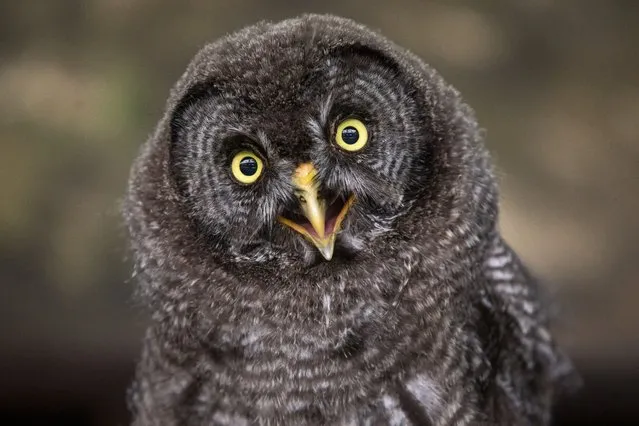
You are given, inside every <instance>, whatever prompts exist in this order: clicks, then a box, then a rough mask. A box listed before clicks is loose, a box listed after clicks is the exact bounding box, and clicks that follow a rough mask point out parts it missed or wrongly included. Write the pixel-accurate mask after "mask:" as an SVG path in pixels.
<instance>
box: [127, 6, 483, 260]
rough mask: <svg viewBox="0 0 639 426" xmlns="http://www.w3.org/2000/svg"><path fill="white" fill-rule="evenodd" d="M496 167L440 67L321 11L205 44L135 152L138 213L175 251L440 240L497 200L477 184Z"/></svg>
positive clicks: (383, 246) (346, 250)
mask: <svg viewBox="0 0 639 426" xmlns="http://www.w3.org/2000/svg"><path fill="white" fill-rule="evenodd" d="M489 169H490V167H487V156H486V154H485V150H484V149H483V147H482V145H481V143H480V142H479V137H478V132H477V128H476V124H475V122H474V119H473V115H472V112H471V111H470V109H469V108H468V107H467V106H466V105H465V104H464V103H463V102H462V101H461V100H460V99H459V96H458V95H457V92H456V91H455V90H454V89H452V88H451V87H450V86H448V85H447V84H446V83H444V82H443V80H442V79H441V78H440V77H439V75H438V74H437V73H435V71H433V70H432V69H431V68H429V67H428V66H426V65H425V64H423V63H422V62H421V61H420V60H419V59H417V58H416V57H415V56H413V55H412V54H410V53H409V52H407V51H405V50H404V49H402V48H400V47H398V46H396V45H394V44H392V43H391V42H389V41H388V40H386V39H384V38H383V37H381V36H380V35H378V34H376V33H374V32H372V31H370V30H368V29H366V28H365V27H363V26H360V25H359V24H356V23H355V22H353V21H350V20H347V19H342V18H336V17H329V16H318V15H306V16H303V17H300V18H296V19H292V20H288V21H283V22H281V23H277V24H271V23H260V24H257V25H255V26H252V27H249V28H247V29H245V30H242V31H240V32H237V33H235V34H233V35H230V36H228V37H226V38H224V39H221V40H219V41H218V42H216V43H213V44H211V45H208V46H206V47H205V48H204V49H203V50H202V51H200V52H199V53H198V54H197V55H196V57H195V58H194V59H193V61H192V62H191V64H190V65H189V67H188V68H187V70H186V72H185V73H184V75H183V76H182V78H181V79H180V81H179V82H178V84H177V85H176V87H175V88H174V90H173V91H172V93H171V96H170V97H169V100H168V106H167V111H166V114H165V116H164V118H163V120H162V121H161V122H160V124H159V125H158V128H157V130H156V133H155V134H154V135H153V137H152V138H151V140H150V141H149V142H148V144H147V145H146V147H145V151H144V152H143V154H142V156H141V157H140V159H139V160H138V163H137V165H136V166H135V168H134V174H133V178H132V179H133V180H132V182H131V188H132V189H131V193H130V197H129V198H130V201H129V205H130V207H129V208H128V211H129V214H128V215H127V216H128V217H129V222H130V224H131V225H132V229H133V231H134V233H138V234H144V235H147V236H149V238H150V239H149V244H152V245H154V246H155V247H158V248H159V247H162V248H163V249H166V250H172V253H174V256H176V255H177V256H180V255H184V253H185V251H188V250H191V249H193V250H196V251H197V252H198V253H199V254H198V255H197V256H196V258H199V259H202V257H207V256H213V257H215V259H216V262H217V263H218V264H219V263H220V262H221V263H242V262H250V263H251V264H269V265H273V264H279V265H287V266H288V267H294V268H300V267H309V266H312V265H315V264H317V263H322V262H326V261H331V262H334V263H335V262H337V263H339V262H357V259H358V255H359V254H360V253H363V252H365V253H369V254H371V253H373V254H374V256H373V257H377V258H380V257H384V256H391V255H392V250H391V249H390V248H392V247H394V246H396V245H397V244H396V243H398V242H401V241H408V240H417V239H423V240H428V239H429V234H432V236H433V238H432V240H433V241H436V240H438V239H437V238H435V234H436V233H441V232H444V230H445V224H446V221H447V220H449V219H450V218H451V217H452V216H454V215H457V216H459V215H461V212H462V211H464V210H474V211H475V210H477V209H478V208H479V207H481V206H480V204H481V203H485V197H482V200H481V202H480V201H479V199H478V198H476V199H473V191H475V192H477V190H476V189H475V188H476V187H477V186H481V187H483V188H488V189H487V190H486V191H484V192H490V188H491V187H492V178H491V176H490V175H489V172H486V170H489ZM473 200H474V201H473ZM488 204H490V203H488ZM493 207H494V206H492V205H490V206H488V208H489V209H490V208H493ZM472 216H473V217H474V216H475V215H472ZM140 218H142V219H140ZM153 227H155V229H153ZM151 240H152V241H153V242H152V243H151ZM196 247H197V248H196ZM185 256H186V255H185ZM163 257H167V256H163ZM168 257H171V256H168Z"/></svg>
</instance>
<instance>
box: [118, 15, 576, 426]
mask: <svg viewBox="0 0 639 426" xmlns="http://www.w3.org/2000/svg"><path fill="white" fill-rule="evenodd" d="M497 217H498V208H497V188H496V185H495V179H494V176H493V173H492V171H491V162H490V159H489V156H488V154H487V152H486V149H485V147H484V145H483V142H482V134H481V131H480V129H479V128H478V125H477V123H476V120H475V118H474V115H473V112H472V110H471V109H470V108H469V107H468V106H467V105H466V104H465V103H464V102H463V100H462V99H461V97H460V95H459V93H458V92H457V91H456V90H455V89H454V88H452V87H451V86H450V85H448V84H447V83H446V82H444V80H443V79H442V78H441V77H440V76H439V74H437V72H436V71H435V70H433V69H432V68H431V67H429V66H428V65H426V64H424V63H423V62H422V61H421V60H420V59H418V58H417V57H416V56H415V55H413V54H411V53H410V52H408V51H406V50H404V49H402V48H401V47H399V46H397V45H395V44H393V43H392V42H390V41H388V40H387V39H385V38H383V37H382V36H381V35H379V34H377V33H375V32H373V31H371V30H369V29H367V28H365V27H364V26H362V25H359V24H357V23H355V22H353V21H351V20H347V19H343V18H338V17H333V16H318V15H305V16H301V17H299V18H295V19H290V20H286V21H283V22H280V23H268V22H262V23H258V24H256V25H254V26H251V27H248V28H246V29H243V30H241V31H239V32H237V33H234V34H231V35H229V36H226V37H224V38H222V39H220V40H218V41H216V42H215V43H212V44H209V45H207V46H206V47H204V48H203V49H202V50H201V51H200V52H199V53H198V54H197V55H196V56H195V58H194V59H193V61H192V62H191V63H190V65H189V66H188V68H187V69H186V71H185V72H184V74H183V75H182V77H181V78H180V80H179V81H178V82H177V84H176V86H175V87H174V89H173V90H172V92H171V94H170V96H169V99H168V101H167V107H166V113H165V114H164V116H163V118H162V119H161V120H160V122H159V124H158V125H157V128H156V130H155V133H154V134H153V135H152V136H151V138H150V139H149V140H148V141H147V143H146V144H145V145H144V147H143V149H142V152H141V154H140V156H139V158H138V159H137V161H136V162H135V164H134V167H133V171H132V176H131V180H130V185H129V192H128V196H127V199H126V202H125V218H126V221H127V223H128V226H129V230H130V234H131V241H132V248H133V251H134V254H135V260H136V275H137V279H138V281H139V286H138V294H139V297H140V299H141V300H142V302H143V303H144V304H145V305H146V306H147V307H148V309H149V310H150V313H151V318H152V320H151V325H150V327H149V329H148V331H147V334H146V337H145V340H144V348H143V353H142V358H141V361H140V363H139V366H138V370H137V377H136V379H135V382H134V385H133V386H132V388H131V391H130V403H131V407H132V410H133V412H134V424H136V425H139V426H142V425H301V426H303V425H344V426H346V425H470V424H472V425H477V424H487V425H535V426H538V425H546V424H548V423H549V420H550V409H551V404H552V402H553V399H554V396H555V395H556V394H557V389H558V385H559V382H560V379H561V378H562V377H563V376H564V375H566V374H567V372H568V371H569V370H570V366H569V363H568V361H567V360H566V359H565V357H564V356H562V355H561V353H560V352H559V351H558V349H557V348H556V345H555V343H554V342H553V339H552V337H551V335H550V333H549V330H548V324H547V323H548V318H547V313H546V312H545V310H544V304H543V303H542V301H541V296H540V293H539V289H538V287H537V284H536V283H535V281H534V280H533V279H532V278H531V276H530V275H529V273H528V271H527V270H526V268H525V266H524V265H523V264H522V262H521V261H520V260H519V258H518V257H517V255H516V254H515V253H514V252H513V251H512V250H511V248H510V247H509V246H508V245H507V244H506V243H505V242H504V240H503V239H502V237H501V236H500V234H499V231H498V228H497Z"/></svg>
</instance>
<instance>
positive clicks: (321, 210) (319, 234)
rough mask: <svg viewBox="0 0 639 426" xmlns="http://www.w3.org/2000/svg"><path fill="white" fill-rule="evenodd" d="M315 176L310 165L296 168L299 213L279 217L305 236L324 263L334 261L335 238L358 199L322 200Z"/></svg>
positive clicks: (294, 183) (295, 182)
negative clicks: (322, 257)
mask: <svg viewBox="0 0 639 426" xmlns="http://www.w3.org/2000/svg"><path fill="white" fill-rule="evenodd" d="M316 176H317V170H316V169H315V167H314V166H313V165H312V164H311V163H303V164H300V165H299V166H298V167H297V169H296V170H295V173H294V174H293V185H294V187H295V195H296V196H297V199H298V201H299V213H290V214H286V216H279V217H278V221H279V222H280V223H282V224H284V225H286V226H288V227H290V228H291V229H293V230H295V231H297V232H299V233H300V234H302V236H304V238H306V239H307V240H309V241H310V242H311V243H313V244H314V245H315V246H316V247H317V249H318V250H319V252H320V253H321V254H322V256H324V259H326V260H331V258H332V257H333V250H334V248H335V237H336V235H337V232H338V231H339V229H340V226H341V224H342V222H343V221H344V217H345V216H346V213H347V212H348V210H349V208H350V207H351V205H352V204H353V201H355V197H354V195H350V196H348V197H347V198H346V197H340V196H335V197H333V199H329V200H326V199H324V198H322V197H321V196H320V194H319V186H320V185H319V182H318V181H317V179H316Z"/></svg>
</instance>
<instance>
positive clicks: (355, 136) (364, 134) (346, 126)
mask: <svg viewBox="0 0 639 426" xmlns="http://www.w3.org/2000/svg"><path fill="white" fill-rule="evenodd" d="M367 142H368V130H366V126H365V125H364V123H362V122H361V121H359V120H358V119H356V118H349V119H347V120H344V121H342V122H341V123H340V124H339V125H338V126H337V131H336V132H335V143H337V146H339V147H340V148H342V149H343V150H345V151H351V152H353V151H359V150H360V149H362V148H364V146H366V143H367Z"/></svg>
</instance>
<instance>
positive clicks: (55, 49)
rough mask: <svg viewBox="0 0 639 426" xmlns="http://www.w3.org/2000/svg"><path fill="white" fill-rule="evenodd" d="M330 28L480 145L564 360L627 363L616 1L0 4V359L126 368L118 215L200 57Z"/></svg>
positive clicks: (633, 88)
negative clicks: (231, 44) (386, 48)
mask: <svg viewBox="0 0 639 426" xmlns="http://www.w3.org/2000/svg"><path fill="white" fill-rule="evenodd" d="M302 12H331V13H336V14H340V15H345V16H348V17H352V18H355V19H357V20H360V21H362V22H364V23H366V24H368V25H370V26H371V27H374V28H377V29H380V30H381V31H382V32H383V33H384V34H386V35H387V36H389V37H390V38H391V39H393V40H395V41H396V42H398V43H399V44H402V45H404V46H406V47H408V48H410V49H411V50H413V51H415V52H416V53H418V54H419V55H420V56H421V57H423V58H424V59H425V60H426V61H428V62H430V63H431V64H433V65H434V66H435V67H436V68H437V69H439V70H440V71H441V72H442V74H443V75H444V76H445V77H446V78H447V79H448V80H449V81H450V82H452V83H453V84H454V85H455V86H456V87H457V88H458V89H460V90H461V92H462V93H464V95H465V97H466V99H467V100H468V101H469V102H470V103H471V105H472V106H473V107H474V108H475V109H476V111H477V114H478V116H479V119H480V122H481V124H482V126H483V127H485V128H486V129H487V138H488V144H489V146H490V148H491V149H492V150H493V152H494V154H495V158H496V160H497V163H498V166H499V169H500V176H501V180H502V187H503V228H504V231H505V233H506V235H507V237H508V238H509V240H510V241H511V242H512V244H513V245H514V246H515V247H516V248H517V249H518V250H519V251H520V252H521V253H522V254H523V256H524V258H526V259H527V260H528V261H529V262H530V263H531V265H532V266H533V268H534V269H535V270H536V271H538V272H539V273H540V275H542V276H543V277H544V278H545V279H547V281H548V282H549V286H550V288H551V289H552V290H553V291H554V292H556V293H557V294H558V296H559V300H560V302H561V305H562V307H563V311H564V316H563V318H564V320H563V323H562V325H561V327H560V331H561V335H562V338H563V340H564V341H565V342H566V344H567V345H568V346H569V347H570V348H571V351H573V353H575V354H576V355H577V356H578V357H583V358H587V359H591V360H593V361H601V362H607V360H609V359H610V357H616V356H618V355H621V356H623V357H625V358H627V359H631V358H632V357H635V358H633V359H636V356H637V355H638V354H639V340H638V338H637V335H636V324H637V322H638V320H639V316H638V315H637V314H636V311H635V308H634V302H635V301H636V300H638V298H639V287H638V286H637V284H639V283H638V282H637V281H638V280H639V268H638V266H637V261H636V258H637V255H638V254H639V250H638V245H637V241H638V240H639V216H638V214H637V213H638V212H639V197H638V196H637V194H638V193H639V191H638V190H639V185H638V184H639V161H638V160H639V124H638V123H639V55H638V54H637V46H636V40H638V37H639V29H638V28H639V27H638V26H637V22H639V3H636V2H633V1H630V0H625V1H622V0H617V1H606V2H603V1H597V0H583V1H580V0H566V1H562V2H553V1H551V0H536V1H533V0H530V1H523V0H521V1H486V2H478V1H472V0H467V1H432V2H428V1H423V0H406V1H402V2H391V1H386V2H384V1H380V0H371V1H367V2H363V1H355V0H342V1H334V0H326V1H300V2H295V3H293V2H289V1H284V0H274V1H268V2H263V1H257V0H238V1H230V0H223V1H210V0H209V1H205V0H199V1H195V0H192V1H185V2H177V1H168V0H166V1H150V0H83V1H81V0H66V1H62V0H58V1H45V0H40V1H39V0H32V1H24V2H18V1H7V0H5V1H2V2H1V3H0V93H1V96H0V140H1V142H2V145H1V146H2V152H1V155H0V200H2V203H1V204H0V235H1V238H0V279H1V280H2V291H3V294H4V297H2V298H1V299H0V318H2V320H3V324H5V327H3V330H2V332H1V333H0V348H2V350H1V351H0V359H4V360H10V359H13V358H15V357H19V356H21V355H20V354H24V353H25V351H32V352H36V353H38V352H43V353H64V354H68V353H69V352H71V355H70V356H71V357H74V356H77V357H82V356H88V357H91V356H104V354H105V353H111V354H115V356H122V357H124V358H133V357H134V356H135V353H136V347H137V344H138V343H137V342H138V340H139V339H140V335H141V334H140V333H141V331H140V330H141V325H142V322H143V320H142V319H141V318H140V315H139V314H138V313H137V311H136V310H135V309H134V307H133V306H132V303H131V299H130V294H131V282H130V280H129V276H130V264H129V262H128V260H127V259H128V254H127V251H126V242H125V235H126V233H125V230H124V228H123V226H122V223H121V219H120V217H119V199H120V198H121V197H122V195H123V193H124V190H125V187H126V181H127V178H128V170H129V167H130V164H131V162H132V160H133V158H134V157H135V155H136V153H137V151H138V149H139V146H140V144H141V143H142V142H143V141H144V140H145V138H146V137H147V135H148V134H149V133H150V132H151V131H152V130H153V126H154V123H155V122H156V121H157V120H158V119H159V117H160V115H161V113H162V109H163V104H164V101H165V99H166V96H167V94H168V91H169V89H170V87H171V85H172V84H173V82H174V81H175V80H176V79H177V78H178V77H179V75H180V74H181V72H182V71H183V69H184V68H185V66H186V64H187V63H188V60H189V59H190V57H191V56H192V55H193V54H194V53H195V52H196V51H197V50H198V49H199V48H200V47H201V46H202V45H203V44H204V43H206V42H207V41H211V40H214V39H215V38H217V37H219V36H221V35H223V34H225V33H227V32H230V31H233V30H235V29H238V28H240V27H242V26H244V25H248V24H250V23H253V22H255V21H258V20H261V19H271V20H279V19H283V18H285V17H290V16H294V15H297V14H299V13H302Z"/></svg>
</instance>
